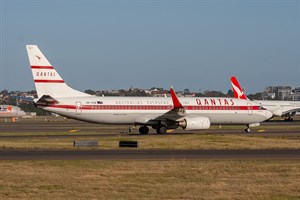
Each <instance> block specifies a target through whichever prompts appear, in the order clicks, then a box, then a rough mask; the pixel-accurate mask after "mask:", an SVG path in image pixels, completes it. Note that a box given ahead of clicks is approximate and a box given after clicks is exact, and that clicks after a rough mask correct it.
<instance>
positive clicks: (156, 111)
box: [37, 96, 272, 125]
mask: <svg viewBox="0 0 300 200" xmlns="http://www.w3.org/2000/svg"><path fill="white" fill-rule="evenodd" d="M56 100H57V101H58V102H59V103H57V104H52V105H50V106H45V105H44V106H43V105H37V106H39V107H43V109H45V110H47V111H50V112H54V113H57V114H59V115H62V116H66V117H69V118H74V119H78V120H82V121H88V122H94V123H102V124H128V125H131V124H147V123H148V122H149V121H151V120H153V119H155V118H157V117H159V116H161V115H163V114H165V113H167V112H168V111H170V110H171V109H172V108H173V102H172V99H171V98H170V97H96V96H91V97H78V98H75V97H72V98H57V99H56ZM179 100H180V102H181V103H182V105H183V106H184V108H185V110H186V114H187V116H201V117H208V118H209V120H210V122H211V123H212V124H251V123H258V122H262V121H265V120H267V119H269V118H270V117H272V114H271V113H270V112H269V111H267V110H263V109H261V108H260V106H259V105H258V104H255V103H253V102H251V101H247V100H239V99H233V98H210V97H208V98H179Z"/></svg>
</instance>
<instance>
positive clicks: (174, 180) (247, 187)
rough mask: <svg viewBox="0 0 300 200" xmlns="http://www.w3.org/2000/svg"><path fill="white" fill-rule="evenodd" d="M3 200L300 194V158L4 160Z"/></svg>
mask: <svg viewBox="0 0 300 200" xmlns="http://www.w3.org/2000/svg"><path fill="white" fill-rule="evenodd" d="M0 171H1V173H0V198H1V199H41V198H42V199H124V200H126V199H258V200H259V199H290V200H294V199H299V198H300V163H299V161H296V160H295V161H293V160H242V161H235V160H232V161H223V160H222V161H219V160H205V161H201V160H199V161H191V160H180V161H172V160H168V161H1V162H0Z"/></svg>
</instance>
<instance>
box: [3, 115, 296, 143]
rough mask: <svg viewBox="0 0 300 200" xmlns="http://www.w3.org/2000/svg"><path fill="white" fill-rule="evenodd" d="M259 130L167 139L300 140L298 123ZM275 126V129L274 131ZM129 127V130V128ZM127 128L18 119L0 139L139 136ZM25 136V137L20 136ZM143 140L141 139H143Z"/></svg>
mask: <svg viewBox="0 0 300 200" xmlns="http://www.w3.org/2000/svg"><path fill="white" fill-rule="evenodd" d="M261 125H262V126H261V127H258V128H256V129H252V131H251V133H245V131H244V128H245V127H244V126H236V128H226V126H222V127H221V128H218V126H214V127H211V128H210V129H207V130H200V131H196V132H195V131H187V130H183V129H177V130H172V131H171V132H169V133H167V134H168V135H172V134H174V135H175V134H176V135H187V134H195V133H196V134H224V135H228V134H229V135H249V136H264V137H278V136H284V137H291V138H300V119H298V118H297V119H296V120H295V121H293V122H285V121H282V120H275V121H270V122H264V123H262V124H261ZM274 126H275V127H277V126H278V128H274ZM131 127H133V126H131ZM128 129H129V126H124V125H123V126H122V125H101V124H91V123H86V122H80V121H77V120H64V119H63V118H62V117H47V118H44V117H38V118H32V119H21V120H20V121H19V122H17V123H10V122H1V123H0V139H28V138H34V137H40V138H70V137H76V138H80V137H87V136H91V137H116V136H131V135H133V136H139V134H138V127H136V128H134V127H133V129H132V130H133V131H132V133H129V131H128ZM24 133H26V134H24ZM156 135H157V134H156V133H155V130H152V129H150V132H149V136H156ZM143 136H145V135H143Z"/></svg>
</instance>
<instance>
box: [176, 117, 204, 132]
mask: <svg viewBox="0 0 300 200" xmlns="http://www.w3.org/2000/svg"><path fill="white" fill-rule="evenodd" d="M179 126H180V127H182V128H183V129H186V130H200V129H209V127H210V120H209V119H208V118H207V117H198V116H195V117H192V116H189V117H185V118H184V119H183V121H180V122H179Z"/></svg>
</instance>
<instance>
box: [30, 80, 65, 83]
mask: <svg viewBox="0 0 300 200" xmlns="http://www.w3.org/2000/svg"><path fill="white" fill-rule="evenodd" d="M34 82H35V83H64V82H65V81H64V80H34Z"/></svg>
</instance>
